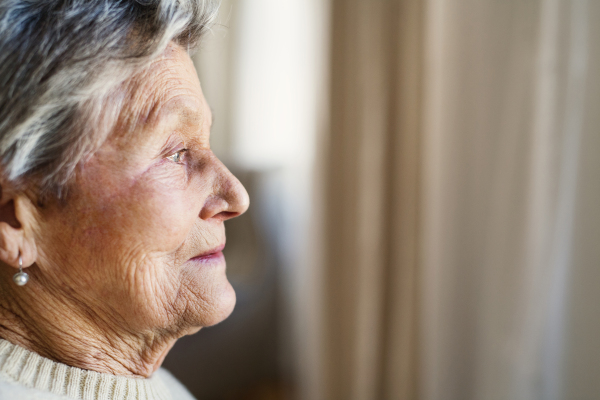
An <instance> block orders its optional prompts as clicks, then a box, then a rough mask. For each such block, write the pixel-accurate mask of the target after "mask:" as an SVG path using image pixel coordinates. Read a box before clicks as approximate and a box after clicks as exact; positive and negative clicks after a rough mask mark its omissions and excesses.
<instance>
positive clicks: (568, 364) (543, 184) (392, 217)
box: [322, 0, 600, 400]
mask: <svg viewBox="0 0 600 400" xmlns="http://www.w3.org/2000/svg"><path fill="white" fill-rule="evenodd" d="M331 11H332V12H331V15H332V38H331V46H330V48H331V56H332V58H331V73H330V74H331V95H330V99H331V132H330V137H329V147H328V150H327V152H326V156H325V165H326V167H325V168H326V170H327V178H326V191H325V199H326V203H325V208H324V209H325V213H324V214H325V218H324V221H323V223H324V229H325V230H324V232H325V235H324V238H325V239H324V244H323V248H324V250H325V254H326V256H325V259H324V263H323V265H324V289H323V290H324V297H323V299H324V304H325V307H326V308H325V313H324V323H323V326H324V331H323V336H322V340H323V349H324V350H325V351H324V353H323V357H322V360H323V362H324V364H323V365H324V367H325V368H324V369H323V370H324V373H325V375H324V378H323V379H324V386H323V387H324V391H323V398H324V399H332V400H335V399H356V400H358V399H361V400H362V399H365V400H367V399H428V400H429V399H431V400H451V399H457V400H458V399H460V400H463V399H561V398H582V399H592V398H596V397H597V393H598V390H600V387H599V386H598V385H600V383H599V382H600V379H597V376H596V377H595V378H594V376H593V374H592V372H591V371H593V372H594V373H597V372H598V371H600V361H598V358H596V361H594V356H597V355H598V354H600V353H599V352H600V339H598V338H597V337H598V336H593V335H592V332H596V333H598V332H600V318H599V314H598V312H597V311H596V308H597V307H595V306H594V304H598V302H600V295H599V294H598V293H600V290H598V288H599V287H600V283H598V279H600V278H599V275H598V273H597V272H595V271H597V270H598V265H599V263H600V254H599V253H598V251H597V250H596V248H598V247H600V246H598V240H599V238H600V233H599V232H600V219H599V217H598V216H599V215H600V213H599V212H598V211H597V207H598V204H600V203H599V201H600V179H598V177H599V176H600V166H599V164H598V159H599V158H600V157H599V156H598V154H600V148H599V147H598V146H599V144H600V143H599V142H600V140H598V137H599V136H600V135H598V132H599V131H600V122H599V120H598V117H597V115H599V114H598V109H600V86H599V85H600V79H599V77H598V74H597V71H598V66H599V61H600V49H599V48H600V45H599V43H600V29H599V28H598V26H600V24H598V22H600V5H599V4H598V3H597V2H591V1H589V0H527V1H523V0H507V1H502V2H498V1H493V0H426V1H417V0H376V1H372V2H364V1H360V0H346V1H342V0H333V2H332V10H331ZM594 243H595V245H594ZM586 277H587V281H586ZM592 282H593V283H592Z"/></svg>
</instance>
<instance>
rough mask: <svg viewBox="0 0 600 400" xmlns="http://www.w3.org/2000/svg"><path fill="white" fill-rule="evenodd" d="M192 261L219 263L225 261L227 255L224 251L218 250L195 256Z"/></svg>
mask: <svg viewBox="0 0 600 400" xmlns="http://www.w3.org/2000/svg"><path fill="white" fill-rule="evenodd" d="M190 261H194V262H197V263H201V264H218V263H224V262H225V257H224V256H223V252H222V251H218V252H216V253H211V254H208V255H206V256H200V257H194V258H192V259H190Z"/></svg>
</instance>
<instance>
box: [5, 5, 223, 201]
mask: <svg viewBox="0 0 600 400" xmlns="http://www.w3.org/2000/svg"><path fill="white" fill-rule="evenodd" d="M217 10H218V4H217V3H216V2H215V1H213V0H0V166H1V169H2V174H3V175H4V177H5V179H8V180H10V181H13V182H16V183H18V182H24V181H28V182H30V181H31V178H33V179H34V181H35V182H36V185H37V186H38V188H39V190H40V192H42V193H48V192H51V193H55V194H56V195H57V196H60V194H61V191H62V189H63V188H64V186H65V185H66V184H67V182H68V181H69V179H70V178H71V177H72V175H73V173H74V172H75V171H76V167H77V165H79V164H80V163H81V162H83V160H84V159H85V157H86V156H88V155H90V154H92V153H93V152H94V151H95V150H96V149H97V148H98V146H99V145H100V144H101V143H102V142H103V141H104V140H105V139H106V137H107V135H108V133H109V132H110V130H111V128H112V127H113V126H114V123H115V122H116V119H117V116H116V114H115V113H117V112H118V110H119V109H120V106H119V105H118V104H115V103H118V101H119V100H118V96H117V97H115V96H114V91H115V89H116V88H117V87H118V86H119V85H120V84H122V83H123V82H125V81H126V80H127V79H128V78H130V77H131V76H132V75H133V74H134V73H136V72H137V71H139V70H140V69H142V68H144V67H145V66H147V65H148V64H149V63H150V62H151V61H152V60H153V59H154V58H156V57H158V56H159V55H160V54H162V53H163V52H164V50H165V49H166V47H167V45H168V44H169V43H170V42H171V41H173V42H175V43H178V44H180V45H182V46H184V47H186V48H188V49H189V48H194V47H195V45H196V44H197V42H198V40H199V38H200V36H201V35H202V34H203V33H204V31H205V30H206V29H208V27H209V26H210V24H211V23H212V21H213V20H214V17H215V16H216V13H217ZM25 178H29V179H25Z"/></svg>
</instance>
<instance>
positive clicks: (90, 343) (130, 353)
mask: <svg viewBox="0 0 600 400" xmlns="http://www.w3.org/2000/svg"><path fill="white" fill-rule="evenodd" d="M2 280H4V281H6V279H3V277H0V282H2ZM7 291H10V292H9V293H7ZM19 291H21V292H19ZM0 293H1V294H2V295H0V338H3V339H6V340H7V341H9V342H11V343H13V344H16V345H19V346H21V347H24V348H25V349H27V350H30V351H33V352H34V353H37V354H39V355H40V356H42V357H46V358H49V359H51V360H54V361H57V362H60V363H63V364H66V365H69V366H72V367H77V368H81V369H85V370H90V371H96V372H100V373H108V374H112V375H122V376H132V377H143V378H147V377H149V376H151V375H152V373H153V372H154V371H156V370H157V369H158V368H159V367H160V365H161V364H162V362H163V360H164V358H165V357H166V355H167V353H168V351H169V350H170V349H171V347H173V345H174V344H175V341H176V337H173V336H172V335H168V336H167V335H159V334H157V333H156V332H150V331H149V332H145V333H138V332H135V333H132V332H127V331H125V330H121V329H119V328H118V325H119V323H118V321H112V323H107V322H106V321H104V319H102V318H100V317H99V316H98V315H97V313H94V312H93V310H89V309H87V310H86V309H83V310H82V309H81V307H80V306H79V307H78V306H77V305H75V304H72V303H70V302H68V301H67V302H65V301H55V299H53V298H52V296H49V295H48V293H47V292H45V291H39V290H36V287H35V285H29V284H28V286H27V288H17V289H16V290H15V289H13V288H11V287H9V286H8V285H0ZM25 293H26V294H27V295H24V294H25ZM9 299H10V300H9ZM28 299H35V301H34V302H32V301H29V300H28Z"/></svg>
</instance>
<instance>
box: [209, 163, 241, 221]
mask: <svg viewBox="0 0 600 400" xmlns="http://www.w3.org/2000/svg"><path fill="white" fill-rule="evenodd" d="M213 161H214V165H215V176H214V182H213V190H214V192H213V194H212V195H211V196H209V197H208V198H207V199H206V201H205V203H204V206H203V207H202V210H201V211H200V218H202V219H203V220H209V219H213V220H218V221H226V220H228V219H231V218H235V217H237V216H239V215H242V214H243V213H245V212H246V210H247V209H248V207H249V205H250V197H249V196H248V192H247V191H246V189H245V188H244V186H243V185H242V184H241V182H240V181H239V180H238V179H237V178H236V177H235V176H234V175H233V174H232V173H231V172H230V171H229V170H228V169H227V167H225V165H223V163H221V161H219V160H218V159H217V158H216V157H215V156H214V155H213Z"/></svg>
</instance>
